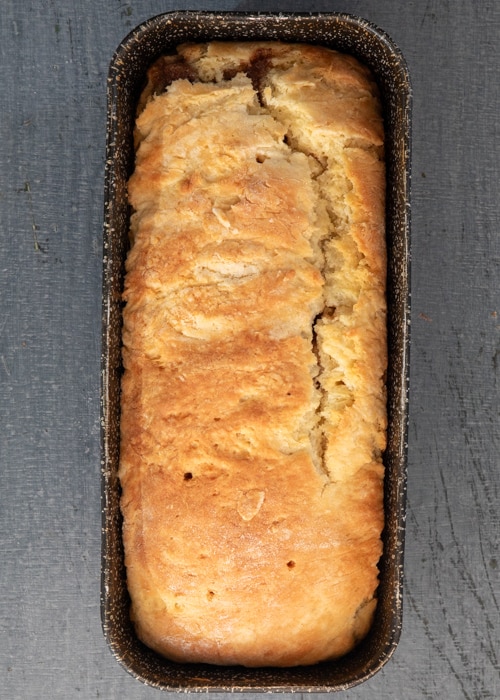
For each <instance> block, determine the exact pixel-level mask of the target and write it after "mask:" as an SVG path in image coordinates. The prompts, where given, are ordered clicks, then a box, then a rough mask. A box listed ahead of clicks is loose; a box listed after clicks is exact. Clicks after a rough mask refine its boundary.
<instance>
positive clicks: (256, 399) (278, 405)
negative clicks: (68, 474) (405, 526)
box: [119, 42, 387, 666]
mask: <svg viewBox="0 0 500 700" xmlns="http://www.w3.org/2000/svg"><path fill="white" fill-rule="evenodd" d="M172 65H174V66H175V67H174V68H172ZM169 71H170V72H169ZM179 71H180V72H179ZM179 75H181V77H180V78H179ZM193 75H194V76H197V78H196V79H194V78H193ZM186 78H188V79H186ZM150 80H151V82H150V84H149V86H148V88H147V90H146V93H145V95H144V99H143V102H142V103H141V110H142V111H141V113H140V115H139V116H138V119H137V125H136V136H137V144H138V148H137V160H136V168H135V172H134V174H133V176H132V178H131V180H130V183H129V192H130V201H131V204H132V206H133V209H134V214H133V216H132V224H131V236H132V241H133V245H132V248H131V251H130V254H129V256H128V259H127V274H126V283H125V291H124V299H125V301H126V305H125V308H124V331H123V343H124V348H123V364H124V368H125V372H124V376H123V383H122V420H121V430H122V447H121V462H120V473H119V476H120V480H121V485H122V494H123V495H122V502H121V506H122V511H123V515H124V529H123V537H124V546H125V561H126V566H127V582H128V587H129V591H130V594H131V599H132V617H133V620H134V623H135V625H136V629H137V632H138V634H139V636H140V638H141V639H142V640H143V641H144V642H145V643H146V644H148V645H149V646H151V647H152V648H153V649H155V650H157V651H158V652H160V653H162V654H164V655H166V656H168V657H170V658H172V659H174V660H178V661H201V662H208V663H219V664H244V665H247V666H260V665H277V666H287V665H296V664H310V663H316V662H318V661H320V660H323V659H327V658H334V657H337V656H340V655H342V654H344V653H346V652H347V651H349V650H350V649H351V648H352V647H353V645H354V644H355V643H357V642H358V641H359V639H361V638H362V637H363V636H364V635H365V634H366V632H367V630H368V628H369V626H370V624H371V620H372V616H373V612H374V609H375V606H376V599H375V593H376V588H377V582H378V570H377V562H378V559H379V557H380V554H381V539H380V533H381V530H382V526H383V506H382V482H383V465H382V457H381V455H382V452H383V449H384V447H385V428H386V408H385V387H384V373H385V368H386V362H387V359H386V330H385V265H386V261H385V243H384V179H385V178H384V167H383V161H382V159H381V158H382V147H383V128H382V120H381V116H380V106H379V102H378V98H377V92H376V87H375V86H374V83H373V81H372V79H371V77H370V75H369V73H368V72H367V71H366V69H365V68H363V67H362V66H360V65H359V64H358V63H357V62H356V61H355V60H354V59H352V58H350V57H346V56H342V55H341V54H338V53H336V52H332V51H329V50H326V49H321V48H318V47H307V46H296V45H293V46H292V45H286V44H280V43H257V42H254V43H248V44H240V45H236V44H223V43H212V44H208V45H189V46H187V45H186V46H183V47H180V48H179V53H178V57H177V58H176V59H175V60H173V59H172V60H170V59H169V60H167V61H165V60H163V63H162V64H161V65H157V66H155V68H154V69H153V71H152V72H151V74H150ZM165 86H166V88H167V89H166V91H165V90H164V88H165ZM156 93H159V94H156Z"/></svg>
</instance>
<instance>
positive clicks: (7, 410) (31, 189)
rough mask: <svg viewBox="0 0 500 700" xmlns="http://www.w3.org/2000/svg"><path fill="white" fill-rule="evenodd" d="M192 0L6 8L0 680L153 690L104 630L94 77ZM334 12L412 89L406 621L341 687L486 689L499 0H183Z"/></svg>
mask: <svg viewBox="0 0 500 700" xmlns="http://www.w3.org/2000/svg"><path fill="white" fill-rule="evenodd" d="M188 6H189V5H188V4H187V3H178V4H176V5H175V6H174V4H173V3H171V2H164V1H160V0H143V1H142V2H138V1H136V0H130V1H129V2H125V1H121V0H112V1H110V2H108V3H101V2H99V1H98V0H88V2H86V3H72V2H71V1H70V0H38V1H37V2H35V1H34V0H32V1H30V2H22V3H20V2H16V1H15V0H6V2H3V3H2V15H1V21H0V57H1V63H2V71H1V73H0V88H1V94H2V119H1V120H0V154H1V156H0V157H1V162H2V167H1V168H0V272H1V274H0V295H1V299H2V301H3V303H2V305H1V308H0V330H1V334H0V377H1V379H0V420H1V425H0V430H1V439H0V546H1V548H2V552H3V562H2V566H1V567H0V615H1V619H2V625H1V632H0V635H1V637H0V674H1V675H2V689H3V693H4V697H6V698H10V699H12V700H17V699H20V700H21V699H22V700H31V699H34V698H41V697H52V698H69V697H81V698H99V697H101V698H109V699H111V698H121V697H133V698H137V699H138V700H141V699H142V698H144V699H146V698H153V697H159V696H158V693H157V691H154V690H152V689H149V688H147V687H145V686H142V685H141V684H140V683H138V682H137V681H136V680H134V679H133V678H132V677H131V676H129V675H128V674H127V673H126V672H125V671H124V670H123V669H121V668H120V667H119V666H118V664H117V663H116V662H115V660H114V659H113V658H112V656H111V654H110V653H109V651H108V649H107V647H106V643H105V641H104V637H103V635H102V632H101V627H100V617H99V616H100V612H99V568H100V501H99V498H100V482H99V343H100V284H101V241H102V233H101V226H102V201H103V191H102V186H103V174H104V143H105V109H106V105H105V89H106V74H107V68H108V64H109V61H110V59H111V55H112V53H113V51H114V49H115V48H116V46H117V45H118V43H119V41H120V40H121V39H122V38H123V37H124V36H125V35H126V34H127V33H128V31H130V29H132V28H133V27H134V26H135V25H136V24H138V23H139V22H140V21H142V20H144V19H147V18H148V17H150V16H153V15H155V14H158V13H160V12H163V11H166V10H169V9H183V8H184V7H185V8H187V7H188ZM190 7H191V8H193V9H227V10H236V9H238V10H257V9H260V10H265V9H269V10H282V11H290V10H296V11H300V10H302V11H309V10H313V11H332V10H338V11H348V12H350V13H352V14H357V15H361V16H364V17H366V18H367V19H369V20H372V21H373V22H375V23H376V24H378V25H379V26H381V27H382V28H384V29H385V30H386V31H387V32H388V33H389V35H390V36H392V38H393V39H394V40H395V41H396V43H397V44H399V46H400V47H401V49H402V51H403V53H404V54H405V56H406V58H407V61H408V64H409V68H410V73H411V76H412V82H413V89H414V125H413V197H412V201H413V206H412V218H413V227H412V228H413V263H412V264H413V268H412V282H413V323H412V329H413V330H412V357H411V363H412V390H411V421H410V436H409V437H410V440H409V455H410V457H409V480H408V497H409V504H408V521H407V540H406V541H407V545H406V568H405V599H404V600H405V602H404V609H405V617H404V626H403V634H402V638H401V642H400V645H399V647H398V650H397V651H396V654H395V656H394V657H393V659H392V660H391V661H390V662H389V664H388V665H387V666H386V667H385V668H384V669H383V670H382V671H381V672H379V674H377V675H376V676H375V677H374V678H373V679H372V680H370V681H368V682H367V683H365V684H363V685H361V686H359V687H358V688H355V689H353V690H351V691H348V692H346V693H344V695H345V697H347V698H353V699H354V698H356V699H361V698H367V699H368V698H369V699H370V700H377V699H378V698H405V700H413V699H415V700H417V699H419V698H450V699H453V700H455V699H459V698H466V699H476V698H480V699H483V698H484V699H489V698H491V699H494V698H498V697H500V670H499V660H498V649H499V647H500V613H499V603H500V580H499V579H500V563H499V552H498V546H499V535H498V533H499V530H500V522H499V519H500V516H499V479H500V477H499V474H500V469H499V467H500V458H499V455H500V444H499V443H500V428H499V410H498V407H499V371H500V370H499V368H500V351H499V348H500V298H499V286H500V285H499V270H500V235H499V223H498V222H499V221H500V199H499V197H498V182H499V175H500V172H499V171H500V166H499V163H500V140H499V129H500V126H499V125H500V121H499V118H498V115H499V114H500V79H499V76H500V57H499V52H498V44H499V42H500V5H498V3H495V2H494V1H490V2H489V1H487V0H483V1H482V2H480V3H471V2H466V1H465V0H457V2H455V3H449V2H445V1H444V0H427V1H426V2H421V3H415V2H409V3H400V2H397V0H386V2H384V3H377V4H375V3H372V2H368V1H365V2H363V1H361V0H359V1H356V0H352V1H351V2H346V3H336V4H335V6H332V3H330V2H307V3H306V2H299V1H295V2H276V3H269V2H265V3H257V2H255V3H247V2H240V3H238V2H219V3H213V2H199V3H196V5H195V7H194V6H193V5H192V4H191V5H190Z"/></svg>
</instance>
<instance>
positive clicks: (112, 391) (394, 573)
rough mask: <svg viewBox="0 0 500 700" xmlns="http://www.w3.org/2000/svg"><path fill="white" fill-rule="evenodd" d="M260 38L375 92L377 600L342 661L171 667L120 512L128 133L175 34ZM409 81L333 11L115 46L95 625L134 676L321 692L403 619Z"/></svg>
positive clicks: (195, 22) (379, 648)
mask: <svg viewBox="0 0 500 700" xmlns="http://www.w3.org/2000/svg"><path fill="white" fill-rule="evenodd" d="M211 39H219V40H236V41H242V40H249V39H267V40H276V39H279V40H283V41H290V42H298V41H300V42H306V43H314V44H321V45H324V46H328V47H331V48H334V49H337V50H339V51H344V52H346V53H350V54H352V55H354V56H356V57H357V58H359V59H360V60H361V61H362V62H363V63H365V64H366V65H368V66H369V67H370V68H371V70H372V71H373V73H374V75H375V77H376V79H377V81H378V83H379V86H380V89H381V93H382V100H383V106H384V116H385V124H386V144H387V185H388V187H387V192H388V197H387V245H388V257H389V270H388V274H389V277H388V307H389V372H388V393H389V435H388V447H387V450H386V454H385V465H386V481H385V514H386V527H385V531H384V534H383V538H384V554H383V558H382V561H381V575H380V587H379V605H378V610H377V614H376V619H375V622H374V625H373V627H372V630H371V632H370V633H369V635H368V637H367V638H366V639H365V640H364V641H363V642H362V643H361V645H359V646H358V647H357V648H356V649H355V650H354V651H353V652H351V653H350V654H349V655H348V656H346V657H344V658H343V659H342V660H339V661H335V662H325V663H322V664H319V665H317V666H311V667H298V668H291V669H277V668H265V669H244V668H239V667H236V668H234V667H231V668H228V667H217V666H208V665H192V664H176V663H172V662H169V661H167V660H165V659H163V658H160V657H159V656H158V655H156V654H155V653H154V652H152V651H150V650H149V649H147V648H146V647H145V646H144V645H142V644H141V643H140V642H139V641H138V639H137V637H136V636H135V633H134V631H133V629H132V626H131V624H130V621H129V616H128V606H129V600H128V594H127V589H126V581H125V569H124V564H123V550H122V541H121V518H120V510H119V495H120V492H119V483H118V480H117V476H116V473H117V467H118V459H119V407H120V377H121V371H122V367H121V302H120V295H121V289H122V281H123V266H124V259H125V255H126V250H127V241H128V217H129V210H128V205H127V197H126V183H127V179H128V177H129V175H130V173H131V170H132V167H133V157H134V154H133V141H132V129H133V123H134V115H135V104H136V100H137V97H138V95H139V93H140V90H141V88H142V87H143V81H144V77H145V72H146V70H147V68H148V67H149V66H150V64H151V63H152V62H153V61H154V60H155V58H157V57H158V56H159V55H161V54H163V53H168V52H171V51H172V50H173V49H174V48H175V46H177V45H178V44H180V43H182V42H185V41H207V40H211ZM410 110H411V88H410V83H409V77H408V72H407V69H406V65H405V62H404V59H403V57H402V56H401V53H400V52H399V50H398V49H397V47H396V46H395V45H394V44H393V42H392V41H391V40H390V39H389V37H387V35H386V34H384V32H383V31H381V30H380V29H378V28H376V27H374V26H373V25H371V24H369V23H368V22H366V21H364V20H362V19H359V18H355V17H352V16H348V15H339V14H308V15H297V14H291V15H289V14H288V15H287V14H246V13H206V12H175V13H167V14H164V15H160V16H158V17H154V18H152V19H151V20H149V21H147V22H145V23H144V24H142V25H140V26H139V27H137V28H136V29H135V30H134V31H133V32H131V34H129V35H128V36H127V37H126V38H125V39H124V41H123V42H122V43H121V44H120V46H119V47H118V49H117V51H116V53H115V55H114V57H113V59H112V62H111V66H110V72H109V79H108V124H107V129H108V132H107V152H106V174H105V212H104V269H103V319H102V323H103V335H102V405H101V411H102V415H101V421H102V508H103V521H102V525H103V544H102V589H101V590H102V601H101V610H102V623H103V629H104V634H105V636H106V638H107V640H108V643H109V645H110V648H111V651H112V653H113V654H114V655H115V657H116V658H117V660H118V661H119V662H120V663H121V664H122V665H123V666H124V667H125V668H126V669H127V670H128V671H129V672H130V673H132V674H133V675H134V676H136V677H137V678H138V679H140V680H142V681H143V682H145V683H147V684H149V685H152V686H154V687H157V688H159V689H164V690H169V691H191V692H193V691H207V690H208V691H212V692H217V691H232V692H234V691H245V690H246V691H253V692H260V691H264V692H269V691H274V692H289V693H290V692H308V691H310V692H332V691H336V690H345V689H347V688H349V687H352V686H354V685H356V684H358V683H360V682H362V681H364V680H366V679H368V678H370V677H371V676H372V675H373V674H374V673H376V672H377V671H378V670H379V669H380V668H381V667H382V666H383V665H384V664H385V663H386V661H387V660H388V659H389V658H390V656H391V655H392V653H393V651H394V650H395V648H396V645H397V643H398V640H399V636H400V631H401V625H402V590H401V589H402V573H403V546H404V522H405V505H406V445H407V443H406V435H407V418H408V415H407V414H408V376H409V364H408V361H409V322H410V318H409V316H410V310H409V299H410V291H409V260H410V253H409V230H410V221H409V219H410V216H409V211H410V210H409V182H410Z"/></svg>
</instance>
